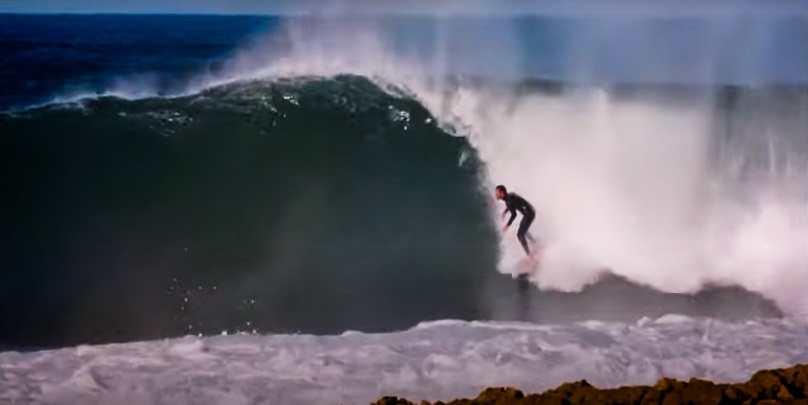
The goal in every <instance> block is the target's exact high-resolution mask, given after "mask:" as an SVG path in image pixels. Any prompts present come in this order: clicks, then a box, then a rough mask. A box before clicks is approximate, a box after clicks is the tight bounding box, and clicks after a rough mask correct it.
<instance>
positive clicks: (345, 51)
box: [0, 20, 808, 341]
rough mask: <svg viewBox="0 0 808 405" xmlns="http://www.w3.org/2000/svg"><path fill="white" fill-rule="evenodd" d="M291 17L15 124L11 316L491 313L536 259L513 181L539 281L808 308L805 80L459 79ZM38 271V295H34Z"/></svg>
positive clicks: (194, 318)
mask: <svg viewBox="0 0 808 405" xmlns="http://www.w3.org/2000/svg"><path fill="white" fill-rule="evenodd" d="M298 23H299V22H298V21H295V20H293V21H291V22H290V24H289V25H288V27H287V29H286V30H285V31H282V34H280V35H281V36H282V41H280V42H282V43H283V46H280V47H279V46H278V39H277V37H273V38H271V39H270V40H269V41H268V44H269V45H267V47H266V48H262V47H258V46H253V47H251V48H250V49H248V50H246V51H245V52H244V53H242V54H240V55H238V56H236V57H235V58H234V59H233V60H232V61H231V62H230V63H229V64H228V67H227V69H225V71H226V72H225V73H224V74H220V75H217V76H210V77H200V78H198V80H196V81H195V84H194V85H191V86H189V87H188V88H186V89H184V90H183V91H181V92H178V93H177V94H174V95H170V96H169V97H155V96H154V94H152V93H150V92H149V89H148V88H142V87H141V86H138V85H137V83H131V85H130V87H131V88H136V89H138V93H137V94H127V93H125V92H124V93H119V94H122V95H127V98H131V99H124V98H119V97H104V96H101V97H93V98H82V97H80V98H79V99H78V100H73V102H72V103H71V105H70V106H68V107H71V106H78V107H80V108H61V107H62V105H50V106H46V107H39V108H32V109H28V110H24V111H18V112H15V113H14V114H6V115H2V116H0V129H2V132H3V136H2V137H0V141H2V142H3V144H2V145H0V146H2V148H0V153H2V159H0V162H2V164H3V173H14V176H4V177H3V195H5V196H9V195H11V196H19V198H14V199H11V198H6V199H4V201H3V204H2V206H1V207H2V208H1V209H2V210H3V211H2V215H0V217H1V218H3V232H4V233H3V234H4V238H3V255H2V257H3V260H4V268H12V269H15V271H14V272H5V273H4V274H3V277H4V279H3V283H0V284H1V285H3V286H9V285H15V286H18V287H15V289H14V290H13V291H12V290H10V289H4V290H3V294H2V296H3V300H4V302H3V304H4V305H7V304H9V303H14V304H15V307H28V308H38V309H36V310H35V311H33V312H32V314H33V315H36V317H40V318H41V317H46V316H48V315H49V314H50V315H53V314H54V312H53V311H56V309H57V308H58V309H59V310H62V308H59V305H61V304H60V303H62V302H71V307H70V308H69V312H70V314H72V315H70V316H66V317H64V321H63V323H64V325H51V326H49V327H48V328H59V327H63V328H68V327H69V328H76V329H77V330H76V331H74V333H76V336H77V339H78V340H79V341H82V340H84V341H99V339H100V340H101V341H103V340H104V339H105V335H104V334H105V333H110V332H109V330H107V331H99V330H98V329H97V327H94V326H93V325H97V324H98V323H99V322H98V319H103V320H105V322H107V323H108V324H110V325H113V326H114V327H113V328H111V329H115V328H118V329H122V330H127V331H134V330H137V331H138V332H137V333H136V334H135V335H136V336H138V338H144V331H147V332H145V337H149V336H151V335H153V336H154V337H158V336H166V335H175V334H176V331H175V330H174V328H175V325H176V323H177V318H178V317H179V318H181V319H180V321H179V322H180V323H181V324H183V325H189V326H188V328H189V330H186V331H185V332H196V330H197V329H202V330H204V331H211V330H221V329H229V328H232V325H233V323H234V322H235V323H238V324H241V325H243V327H244V328H247V329H249V328H250V327H251V326H252V325H254V322H255V318H256V317H255V314H256V313H258V312H260V313H261V318H263V319H265V320H268V321H267V323H266V324H265V327H266V328H267V329H273V328H277V327H278V326H277V325H283V326H282V328H291V330H290V329H282V330H281V331H294V330H295V328H299V329H303V330H308V331H315V332H316V331H319V330H330V329H331V328H330V327H331V326H334V325H342V323H340V322H341V321H339V319H341V318H343V319H344V318H347V317H350V318H352V319H353V322H352V324H351V325H352V326H351V328H356V329H362V330H379V329H384V328H385V326H386V324H385V322H380V321H379V319H381V318H384V317H389V318H391V320H390V324H391V325H392V324H395V325H400V324H401V323H402V322H411V323H412V324H414V323H417V322H420V321H423V320H427V319H441V318H464V319H468V318H471V319H476V318H478V315H483V314H485V312H486V310H485V303H484V302H481V301H484V299H481V298H479V297H480V296H481V295H484V291H485V290H486V286H487V284H488V283H489V282H490V273H491V269H493V268H498V269H499V270H500V272H502V273H506V274H508V273H511V272H512V271H513V269H514V267H515V265H514V262H515V260H517V259H518V258H519V257H520V254H521V253H520V249H519V247H518V246H517V245H516V242H515V238H513V237H512V236H511V235H505V236H504V237H501V236H499V235H497V233H496V226H495V225H496V218H497V212H498V210H499V208H500V207H497V206H495V205H494V203H493V202H492V201H491V200H490V198H489V193H490V188H491V187H492V186H493V185H494V184H498V183H503V184H506V185H508V186H509V187H510V188H511V189H513V190H515V191H517V192H519V193H520V194H522V195H524V196H526V197H527V198H528V199H529V200H531V201H532V202H533V203H534V205H536V207H537V209H538V212H539V215H538V218H537V222H536V224H535V225H534V232H536V233H537V236H539V237H540V238H541V239H542V240H543V244H544V252H543V259H542V260H543V264H542V270H541V272H539V273H537V274H536V275H534V277H533V278H532V281H533V282H534V283H535V284H536V285H538V286H539V287H541V288H542V289H552V290H562V291H581V290H582V289H585V288H586V286H588V285H591V284H593V283H595V282H597V281H598V280H601V279H602V277H603V275H604V274H605V273H611V274H615V275H617V276H619V277H622V278H624V279H627V280H629V281H630V282H632V283H636V284H641V285H645V286H649V287H651V288H653V289H656V290H659V291H665V292H675V293H695V292H698V291H701V290H704V289H707V288H712V287H714V286H716V285H739V286H742V287H744V288H746V289H748V290H750V291H755V292H759V293H761V294H763V295H764V296H766V297H767V298H769V299H772V300H774V301H776V302H777V303H778V304H779V305H780V306H781V307H782V308H784V309H785V310H787V311H788V312H789V313H791V314H792V315H795V314H796V315H804V314H806V313H808V310H806V308H808V302H806V300H805V297H804V294H803V292H804V286H803V285H802V284H801V282H802V280H804V279H805V277H806V276H808V249H806V248H805V240H808V219H807V218H806V216H808V214H806V212H807V211H806V208H808V189H806V188H808V174H806V173H808V137H806V136H805V134H806V133H808V114H807V113H806V111H808V109H806V108H805V107H806V106H808V90H806V88H805V87H796V88H792V87H786V88H771V87H760V88H713V87H707V88H705V87H696V88H685V89H680V88H665V87H655V86H641V87H640V88H626V87H620V86H600V85H581V84H580V83H579V84H571V83H567V84H562V85H560V86H549V87H547V86H538V88H537V86H533V85H526V84H525V83H523V82H522V83H505V82H492V81H490V80H489V81H484V82H479V81H473V80H469V81H466V80H464V79H463V78H461V77H453V78H450V77H449V76H447V75H446V74H445V71H443V70H442V69H440V68H435V66H434V65H431V64H428V63H423V61H421V62H416V61H413V60H411V59H407V58H403V57H402V56H401V55H400V54H397V53H394V52H392V51H390V49H389V47H388V46H387V44H385V42H384V41H383V40H382V39H381V38H379V36H378V35H377V32H376V31H375V29H376V28H378V27H377V26H375V25H371V26H369V27H367V26H356V25H354V26H351V29H350V30H349V32H346V29H345V28H344V27H345V26H344V25H341V26H339V27H341V28H339V27H334V26H325V27H322V26H321V27H315V28H316V29H312V27H311V26H310V25H305V26H301V25H299V24H298ZM280 48H282V49H283V52H274V51H277V50H278V49H280ZM269 54H271V58H269V57H268V56H266V55H269ZM129 96H131V97H129ZM18 269H19V270H18ZM22 269H24V270H25V271H23V270H22ZM54 274H56V276H54ZM60 274H72V275H78V276H77V277H72V276H71V277H67V276H64V277H62V276H59V275H60ZM234 274H238V276H237V277H234V276H233V275H234ZM60 282H63V284H66V285H62V286H60V289H59V290H58V291H57V289H56V288H55V285H58V284H59V283H60ZM45 285H53V286H51V287H46V288H48V289H49V291H48V292H49V293H50V294H51V295H50V296H51V297H52V298H48V299H47V300H46V301H47V304H43V303H42V302H37V300H42V299H41V298H34V297H33V296H31V295H30V294H29V292H30V291H31V287H32V286H38V288H45V287H42V286H45ZM155 285H159V286H162V287H164V291H160V292H155V289H154V286H155ZM50 289H53V290H52V291H51V290H50ZM65 291H67V292H65ZM396 291H398V292H396ZM359 293H361V294H363V297H362V299H361V300H360V299H358V298H355V297H356V294H359ZM70 294H79V295H81V296H83V297H84V298H82V299H80V300H78V301H76V300H70V299H67V298H65V296H66V295H70ZM365 294H369V295H365ZM411 296H416V297H418V298H417V299H416V300H414V302H413V301H410V300H408V301H407V302H406V303H403V302H402V301H403V300H405V299H406V298H407V297H411ZM92 297H104V300H103V302H107V303H111V304H110V308H109V309H108V310H104V309H103V308H96V307H94V305H95V303H96V302H98V300H95V299H92ZM301 297H308V299H301ZM60 300H62V301H60ZM307 301H308V302H307ZM234 302H236V303H237V304H233V303H234ZM133 306H134V307H133ZM234 306H235V307H236V313H237V314H238V315H237V316H234V315H233V308H232V307H234ZM166 307H179V308H180V309H181V311H180V313H179V314H178V313H175V312H165V313H161V309H163V308H166ZM461 307H462V308H461ZM224 308H227V309H224ZM121 311H124V312H125V311H130V312H132V315H131V316H129V317H121V316H120V314H121ZM317 311H320V312H322V315H321V316H316V317H312V316H311V314H312V313H314V312H317ZM90 314H91V315H90ZM380 314H383V315H384V316H381V315H380ZM36 317H34V316H22V315H21V316H18V317H16V318H13V319H12V318H9V320H8V322H9V325H3V326H4V329H5V330H16V328H14V327H11V326H15V325H17V326H18V325H29V324H31V322H33V321H32V319H34V318H36ZM4 321H6V319H5V318H4ZM273 324H274V325H273ZM29 326H30V325H29ZM94 328H95V329H94ZM133 333H134V332H133ZM150 334H151V335H150ZM126 337H127V335H125V334H124V336H123V338H126ZM17 338H20V339H22V340H21V341H25V339H23V337H21V336H18V337H17ZM120 338H121V336H118V337H117V338H116V339H115V340H117V339H120Z"/></svg>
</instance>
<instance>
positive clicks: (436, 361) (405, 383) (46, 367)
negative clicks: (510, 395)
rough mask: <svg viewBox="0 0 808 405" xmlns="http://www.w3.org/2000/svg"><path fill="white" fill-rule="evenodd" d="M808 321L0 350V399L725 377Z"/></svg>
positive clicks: (241, 395)
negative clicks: (50, 349)
mask: <svg viewBox="0 0 808 405" xmlns="http://www.w3.org/2000/svg"><path fill="white" fill-rule="evenodd" d="M807 334H808V326H806V325H805V324H804V323H794V322H790V321H781V320H768V321H747V322H737V323H731V322H723V321H718V320H710V319H694V318H687V317H682V316H678V315H668V316H663V317H660V318H657V319H648V318H644V319H642V320H640V321H639V322H637V323H636V324H623V323H618V324H615V323H604V322H597V321H589V322H581V323H575V324H570V325H563V326H560V325H558V326H552V325H532V324H506V323H483V322H471V323H469V322H461V321H438V322H431V323H424V324H421V325H419V326H417V327H415V328H413V329H411V330H408V331H405V332H397V333H388V334H363V333H359V332H346V333H344V334H343V335H340V336H314V335H280V336H252V335H234V336H211V337H203V338H199V337H193V336H189V337H185V338H178V339H166V340H160V341H147V342H136V343H127V344H114V345H101V346H78V347H75V348H66V349H60V350H54V351H47V352H31V353H13V352H6V353H0V364H1V367H2V380H0V381H1V382H2V386H3V389H2V391H1V392H0V401H4V403H41V404H111V403H126V404H190V403H193V404H289V405H297V404H300V405H303V404H366V403H370V402H373V401H375V400H376V399H378V398H380V397H382V396H385V395H395V396H405V397H407V398H408V399H410V400H420V399H428V400H444V401H446V400H451V399H454V398H458V397H474V396H476V395H477V394H478V393H479V392H480V391H482V390H483V389H485V388H486V387H489V386H515V387H519V388H520V389H523V390H527V391H529V392H540V391H543V390H545V389H549V388H552V387H555V386H557V385H560V384H561V383H563V382H567V381H577V380H580V379H586V380H587V381H589V382H590V383H592V384H594V385H596V386H600V387H611V386H617V385H622V384H653V383H654V382H656V380H657V379H659V378H662V377H673V378H682V379H689V378H690V377H701V378H709V379H711V380H714V381H722V382H733V381H741V380H745V379H748V378H749V377H750V376H751V375H752V374H753V373H754V372H755V371H757V370H758V369H761V368H769V367H782V366H787V365H790V364H793V363H798V362H802V361H804V360H805V359H806V356H808V343H806V339H805V336H806V335H807Z"/></svg>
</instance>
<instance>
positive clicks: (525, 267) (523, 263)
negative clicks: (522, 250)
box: [516, 257, 539, 278]
mask: <svg viewBox="0 0 808 405" xmlns="http://www.w3.org/2000/svg"><path fill="white" fill-rule="evenodd" d="M538 268H539V261H538V260H537V259H536V258H535V257H534V258H533V259H532V260H531V259H530V258H528V257H525V258H522V259H521V260H519V262H517V263H516V275H517V277H519V278H528V277H530V276H531V275H532V274H533V273H534V272H535V271H536V270H538Z"/></svg>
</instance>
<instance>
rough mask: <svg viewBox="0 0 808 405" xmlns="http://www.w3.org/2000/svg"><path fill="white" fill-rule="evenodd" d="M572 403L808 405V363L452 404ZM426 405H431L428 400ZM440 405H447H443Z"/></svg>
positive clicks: (388, 402)
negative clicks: (745, 374)
mask: <svg viewBox="0 0 808 405" xmlns="http://www.w3.org/2000/svg"><path fill="white" fill-rule="evenodd" d="M534 404H541V405H555V404H559V405H561V404H563V405H572V404H655V405H656V404H661V405H668V404H716V405H719V404H721V405H723V404H759V405H763V404H800V405H808V364H806V365H797V366H794V367H791V368H786V369H778V370H761V371H758V372H757V373H755V374H754V375H753V376H752V378H751V379H750V380H749V381H748V382H746V383H742V384H715V383H713V382H711V381H705V380H700V379H697V378H692V379H690V381H687V382H684V381H679V380H675V379H670V378H663V379H661V380H659V381H658V382H657V383H656V384H655V385H654V386H628V387H620V388H614V389H598V388H596V387H593V386H592V385H591V384H589V382H587V381H586V380H581V381H576V382H571V383H565V384H562V385H560V386H559V387H557V388H555V389H552V390H548V391H546V392H544V393H542V394H532V395H528V396H525V394H524V393H523V392H522V391H519V390H517V389H513V388H505V387H502V388H489V389H487V390H485V391H483V392H482V393H481V394H480V395H479V396H478V397H477V398H475V399H457V400H454V401H452V402H450V403H449V404H448V405H534ZM373 405H415V404H413V403H412V402H409V401H407V400H405V399H399V398H396V397H384V398H382V399H380V400H379V401H376V402H375V403H374V404H373ZM421 405H429V403H428V402H422V403H421ZM435 405H445V404H443V403H442V402H437V403H435Z"/></svg>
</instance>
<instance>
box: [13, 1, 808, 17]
mask: <svg viewBox="0 0 808 405" xmlns="http://www.w3.org/2000/svg"><path fill="white" fill-rule="evenodd" d="M329 10H334V11H340V12H351V13H395V14H430V15H434V14H450V15H458V14H485V15H491V14H500V15H502V14H505V15H514V14H517V15H523V14H544V15H559V14H561V15H564V14H578V15H580V14H612V15H614V14H633V15H637V14H653V15H683V14H705V13H707V14H723V15H727V14H728V13H729V14H733V13H747V14H749V13H752V14H754V15H760V14H770V13H775V14H795V13H800V14H803V15H804V16H806V15H808V1H806V0H756V1H752V0H710V1H705V0H656V1H642V0H608V1H606V0H600V1H595V0H583V1H575V0H136V1H133V0H0V12H14V13H199V14H274V15H287V14H301V13H302V14H310V13H322V12H327V11H329Z"/></svg>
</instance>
